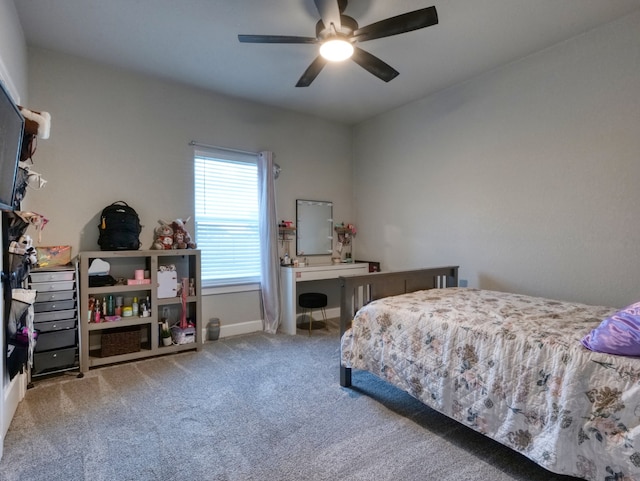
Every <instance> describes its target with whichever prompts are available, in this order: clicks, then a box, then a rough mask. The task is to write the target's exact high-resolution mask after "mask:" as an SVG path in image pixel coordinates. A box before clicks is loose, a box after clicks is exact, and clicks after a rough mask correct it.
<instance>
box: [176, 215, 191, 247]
mask: <svg viewBox="0 0 640 481" xmlns="http://www.w3.org/2000/svg"><path fill="white" fill-rule="evenodd" d="M190 219H191V217H187V218H186V219H185V220H183V219H176V220H174V221H173V222H172V223H171V227H172V229H173V248H174V249H195V248H196V244H195V242H193V240H192V239H191V235H189V232H188V231H187V229H186V227H185V225H186V223H187V222H189V220H190Z"/></svg>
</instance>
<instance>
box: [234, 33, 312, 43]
mask: <svg viewBox="0 0 640 481" xmlns="http://www.w3.org/2000/svg"><path fill="white" fill-rule="evenodd" d="M238 40H240V42H243V43H318V39H317V38H315V37H296V36H292V35H238Z"/></svg>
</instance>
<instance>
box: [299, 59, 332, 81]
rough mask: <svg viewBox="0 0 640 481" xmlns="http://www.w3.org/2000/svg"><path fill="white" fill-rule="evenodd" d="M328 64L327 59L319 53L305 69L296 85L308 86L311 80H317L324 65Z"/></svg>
mask: <svg viewBox="0 0 640 481" xmlns="http://www.w3.org/2000/svg"><path fill="white" fill-rule="evenodd" d="M326 64H327V61H326V60H325V59H324V58H323V57H321V56H320V55H318V56H317V57H316V59H315V60H314V61H313V62H311V65H309V67H307V70H305V71H304V73H303V74H302V77H300V80H298V83H297V84H296V87H308V86H309V85H311V82H313V81H314V80H315V78H316V77H317V76H318V74H319V73H320V72H321V71H322V69H323V67H324V66H325V65H326Z"/></svg>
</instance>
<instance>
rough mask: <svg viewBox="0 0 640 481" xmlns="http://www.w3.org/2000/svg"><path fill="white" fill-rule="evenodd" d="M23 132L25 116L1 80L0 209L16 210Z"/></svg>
mask: <svg viewBox="0 0 640 481" xmlns="http://www.w3.org/2000/svg"><path fill="white" fill-rule="evenodd" d="M23 132H24V118H23V117H22V114H21V113H20V110H19V109H18V107H17V106H16V104H15V103H14V102H13V100H12V99H11V97H10V96H9V93H8V92H7V90H6V89H5V87H4V85H3V83H2V82H1V81H0V210H14V205H13V203H14V202H13V200H14V194H15V188H16V175H17V173H18V162H20V151H21V149H22V134H23Z"/></svg>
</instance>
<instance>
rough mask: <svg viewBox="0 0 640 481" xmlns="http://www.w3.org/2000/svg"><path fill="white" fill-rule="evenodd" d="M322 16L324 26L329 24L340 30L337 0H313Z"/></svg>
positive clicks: (327, 26) (326, 26)
mask: <svg viewBox="0 0 640 481" xmlns="http://www.w3.org/2000/svg"><path fill="white" fill-rule="evenodd" d="M313 1H314V3H315V4H316V8H317V9H318V13H319V14H320V18H322V23H324V26H325V28H329V26H330V25H331V24H333V25H334V26H335V27H336V30H338V31H339V30H340V27H341V22H340V8H339V7H338V0H313Z"/></svg>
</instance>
